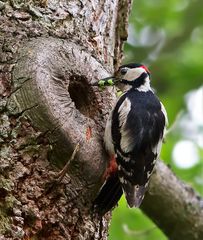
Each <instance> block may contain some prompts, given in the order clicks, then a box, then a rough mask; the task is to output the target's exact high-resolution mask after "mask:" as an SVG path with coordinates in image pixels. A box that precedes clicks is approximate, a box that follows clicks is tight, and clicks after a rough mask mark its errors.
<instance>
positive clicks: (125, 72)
mask: <svg viewBox="0 0 203 240" xmlns="http://www.w3.org/2000/svg"><path fill="white" fill-rule="evenodd" d="M117 84H119V85H121V84H123V85H125V87H124V88H127V89H128V88H130V87H133V88H139V89H138V90H140V91H148V90H150V89H151V88H150V72H149V70H148V68H147V67H146V66H144V65H143V64H139V63H129V64H125V65H122V66H121V67H120V68H119V69H118V71H117V72H116V73H115V75H114V76H111V77H107V78H103V79H101V80H100V81H99V82H97V83H96V84H93V85H96V86H100V87H104V86H112V85H117Z"/></svg>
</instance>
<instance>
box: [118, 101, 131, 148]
mask: <svg viewBox="0 0 203 240" xmlns="http://www.w3.org/2000/svg"><path fill="white" fill-rule="evenodd" d="M130 110H131V102H130V100H129V99H128V98H126V99H125V100H124V101H123V103H122V104H121V106H120V107H119V109H118V113H119V126H120V132H121V142H120V145H121V149H122V151H123V152H130V151H131V150H132V149H133V147H134V140H133V139H132V137H131V136H130V132H129V130H126V120H127V116H128V114H129V112H130Z"/></svg>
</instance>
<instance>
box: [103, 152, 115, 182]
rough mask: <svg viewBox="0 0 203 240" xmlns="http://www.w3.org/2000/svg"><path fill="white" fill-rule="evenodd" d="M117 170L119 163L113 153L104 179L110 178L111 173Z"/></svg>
mask: <svg viewBox="0 0 203 240" xmlns="http://www.w3.org/2000/svg"><path fill="white" fill-rule="evenodd" d="M117 170H118V165H117V163H116V159H115V156H114V155H112V156H111V158H110V161H109V166H108V168H107V169H106V171H105V172H104V175H103V179H106V178H108V177H109V176H110V175H112V174H113V173H115V172H117Z"/></svg>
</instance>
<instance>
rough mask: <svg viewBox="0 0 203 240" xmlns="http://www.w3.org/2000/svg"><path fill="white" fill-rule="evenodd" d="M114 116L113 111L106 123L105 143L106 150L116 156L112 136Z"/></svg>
mask: <svg viewBox="0 0 203 240" xmlns="http://www.w3.org/2000/svg"><path fill="white" fill-rule="evenodd" d="M112 114H113V111H112V112H111V113H110V115H109V118H108V120H107V123H106V127H105V132H104V143H105V147H106V150H107V151H108V152H109V153H110V154H112V155H114V154H115V152H114V145H113V140H112V134H111V124H112Z"/></svg>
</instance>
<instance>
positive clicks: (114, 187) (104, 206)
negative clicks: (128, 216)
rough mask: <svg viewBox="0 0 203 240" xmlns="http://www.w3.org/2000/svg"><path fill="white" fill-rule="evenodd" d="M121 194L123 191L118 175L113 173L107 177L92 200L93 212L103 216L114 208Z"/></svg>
mask: <svg viewBox="0 0 203 240" xmlns="http://www.w3.org/2000/svg"><path fill="white" fill-rule="evenodd" d="M122 194H123V191H122V187H121V184H120V181H119V177H118V173H117V172H115V173H114V174H112V175H110V176H109V177H108V179H107V180H106V182H105V183H104V184H103V186H102V187H101V189H100V191H99V193H98V195H97V197H96V199H95V200H94V203H93V206H94V210H95V212H98V213H99V214H100V215H104V214H105V213H106V212H108V211H110V210H111V209H112V208H113V207H115V206H116V204H117V203H118V201H119V199H120V198H121V196H122Z"/></svg>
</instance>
